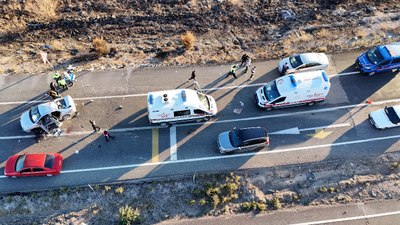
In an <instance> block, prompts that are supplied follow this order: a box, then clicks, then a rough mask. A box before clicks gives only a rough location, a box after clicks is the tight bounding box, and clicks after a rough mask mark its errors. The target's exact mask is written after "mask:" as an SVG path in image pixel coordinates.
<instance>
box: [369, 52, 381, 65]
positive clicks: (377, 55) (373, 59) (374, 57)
mask: <svg viewBox="0 0 400 225" xmlns="http://www.w3.org/2000/svg"><path fill="white" fill-rule="evenodd" d="M366 55H367V59H368V61H369V62H370V63H372V64H375V65H377V64H378V63H380V62H382V61H383V60H384V58H383V56H382V54H381V52H380V51H379V49H378V48H373V49H371V50H369V51H367V54H366Z"/></svg>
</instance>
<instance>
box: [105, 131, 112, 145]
mask: <svg viewBox="0 0 400 225" xmlns="http://www.w3.org/2000/svg"><path fill="white" fill-rule="evenodd" d="M103 136H104V138H105V139H106V141H107V142H109V141H110V138H114V137H113V136H111V135H110V133H108V131H106V130H105V131H104V132H103Z"/></svg>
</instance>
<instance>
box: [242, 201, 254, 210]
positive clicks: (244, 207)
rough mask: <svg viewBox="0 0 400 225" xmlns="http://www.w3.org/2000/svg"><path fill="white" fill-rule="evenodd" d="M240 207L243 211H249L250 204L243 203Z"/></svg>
mask: <svg viewBox="0 0 400 225" xmlns="http://www.w3.org/2000/svg"><path fill="white" fill-rule="evenodd" d="M241 207H242V210H243V211H250V210H251V209H252V206H251V202H243V203H242V205H241Z"/></svg>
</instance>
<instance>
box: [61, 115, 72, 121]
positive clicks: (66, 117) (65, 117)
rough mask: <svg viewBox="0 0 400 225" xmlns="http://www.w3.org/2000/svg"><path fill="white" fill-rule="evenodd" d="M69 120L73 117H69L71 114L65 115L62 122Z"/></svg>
mask: <svg viewBox="0 0 400 225" xmlns="http://www.w3.org/2000/svg"><path fill="white" fill-rule="evenodd" d="M69 118H71V115H69V114H67V115H64V116H63V117H62V119H61V121H65V120H68V119H69Z"/></svg>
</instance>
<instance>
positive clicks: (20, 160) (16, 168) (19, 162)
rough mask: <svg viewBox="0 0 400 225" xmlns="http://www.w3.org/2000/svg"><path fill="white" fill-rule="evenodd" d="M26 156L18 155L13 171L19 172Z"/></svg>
mask: <svg viewBox="0 0 400 225" xmlns="http://www.w3.org/2000/svg"><path fill="white" fill-rule="evenodd" d="M25 158H26V155H20V156H19V157H18V159H17V162H16V163H15V171H17V172H19V171H21V170H22V169H23V168H24V162H25Z"/></svg>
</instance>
